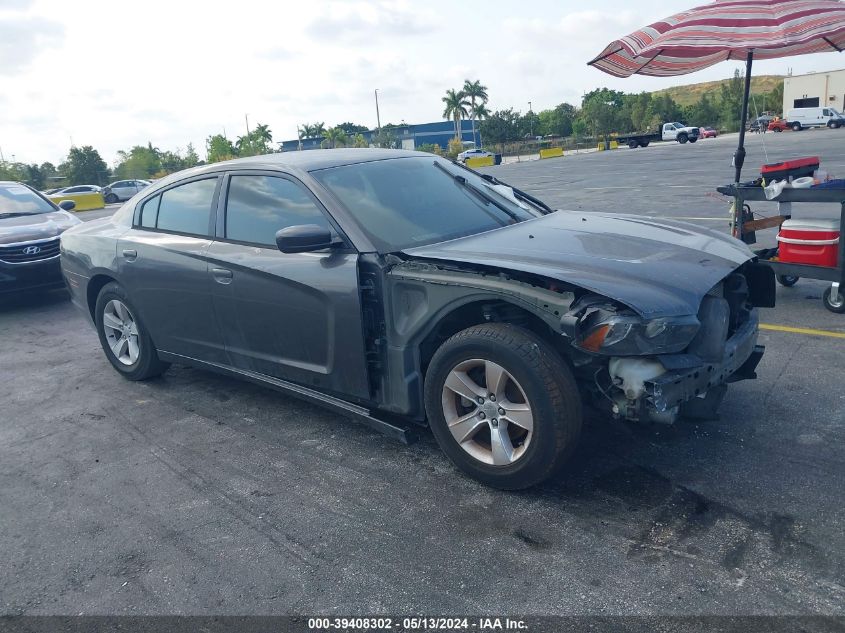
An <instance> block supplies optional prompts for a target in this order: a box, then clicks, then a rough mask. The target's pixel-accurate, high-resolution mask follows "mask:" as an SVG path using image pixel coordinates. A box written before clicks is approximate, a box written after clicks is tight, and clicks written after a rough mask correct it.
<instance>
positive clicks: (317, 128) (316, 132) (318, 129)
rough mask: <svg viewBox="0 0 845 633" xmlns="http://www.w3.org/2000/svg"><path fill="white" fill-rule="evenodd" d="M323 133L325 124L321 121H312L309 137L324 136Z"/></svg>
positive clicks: (324, 132)
mask: <svg viewBox="0 0 845 633" xmlns="http://www.w3.org/2000/svg"><path fill="white" fill-rule="evenodd" d="M325 134H326V125H325V123H323V122H322V121H321V122H320V123H314V124H313V125H312V126H311V137H312V138H317V137H320V136H325Z"/></svg>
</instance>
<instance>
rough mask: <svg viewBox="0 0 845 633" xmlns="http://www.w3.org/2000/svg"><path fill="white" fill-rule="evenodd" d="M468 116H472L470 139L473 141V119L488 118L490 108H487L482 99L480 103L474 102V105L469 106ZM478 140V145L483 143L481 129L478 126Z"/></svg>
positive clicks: (481, 119)
mask: <svg viewBox="0 0 845 633" xmlns="http://www.w3.org/2000/svg"><path fill="white" fill-rule="evenodd" d="M469 114H470V116H471V117H472V121H473V126H472V140H473V142H475V121H483V120H484V119H489V118H490V110H488V109H487V105H486V104H485V103H484V102H483V101H482V102H481V103H476V104H475V105H474V106H470V111H469ZM478 137H479V138H478V140H479V141H480V143H479V145H481V146H483V145H484V139H483V138H481V129H480V128H479V131H478Z"/></svg>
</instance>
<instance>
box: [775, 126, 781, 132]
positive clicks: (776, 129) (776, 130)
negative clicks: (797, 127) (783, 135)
mask: <svg viewBox="0 0 845 633" xmlns="http://www.w3.org/2000/svg"><path fill="white" fill-rule="evenodd" d="M774 131H775V132H783V130H782V129H781V128H779V127H776V128H775V129H774Z"/></svg>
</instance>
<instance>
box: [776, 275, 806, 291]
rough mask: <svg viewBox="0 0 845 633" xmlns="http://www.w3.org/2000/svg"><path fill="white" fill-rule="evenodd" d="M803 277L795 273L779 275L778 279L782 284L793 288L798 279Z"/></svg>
mask: <svg viewBox="0 0 845 633" xmlns="http://www.w3.org/2000/svg"><path fill="white" fill-rule="evenodd" d="M799 279H801V278H800V277H796V276H795V275H778V276H777V280H778V283H779V284H780V285H781V286H786V287H787V288H791V287H792V286H794V285H795V284H797V283H798V280H799Z"/></svg>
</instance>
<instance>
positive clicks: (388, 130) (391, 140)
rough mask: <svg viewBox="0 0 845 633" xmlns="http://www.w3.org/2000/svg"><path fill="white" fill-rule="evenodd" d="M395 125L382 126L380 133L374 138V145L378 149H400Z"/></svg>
mask: <svg viewBox="0 0 845 633" xmlns="http://www.w3.org/2000/svg"><path fill="white" fill-rule="evenodd" d="M395 127H396V126H395V125H392V124H390V123H388V124H387V125H383V126H381V130H379V133H378V134H376V135H375V136H374V137H373V145H375V146H376V147H383V148H385V149H398V147H399V144H400V143H399V137H397V136H396V132H394V129H395Z"/></svg>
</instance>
